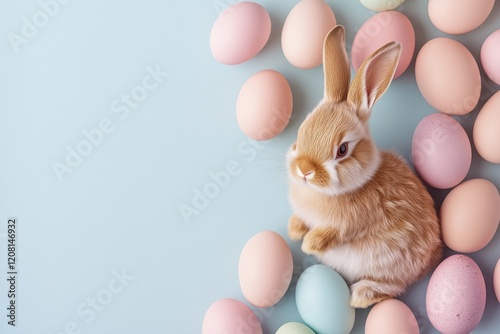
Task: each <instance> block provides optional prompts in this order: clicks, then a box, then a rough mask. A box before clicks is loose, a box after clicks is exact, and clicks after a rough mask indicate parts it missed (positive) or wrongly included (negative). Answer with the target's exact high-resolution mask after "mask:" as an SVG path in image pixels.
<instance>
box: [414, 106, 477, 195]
mask: <svg viewBox="0 0 500 334" xmlns="http://www.w3.org/2000/svg"><path fill="white" fill-rule="evenodd" d="M411 156H412V160H413V164H414V166H415V169H416V170H417V172H418V174H419V175H420V177H421V178H422V179H423V180H424V181H425V182H426V183H427V184H429V185H430V186H432V187H434V188H438V189H448V188H452V187H454V186H456V185H457V184H459V183H460V182H462V180H463V179H464V178H465V176H466V175H467V173H468V172H469V168H470V165H471V162H472V148H471V144H470V141H469V137H468V136H467V133H465V130H464V128H463V127H462V126H461V125H460V123H458V122H457V121H456V120H455V119H453V118H452V117H450V116H448V115H445V114H441V113H436V114H431V115H428V116H426V117H425V118H424V119H423V120H422V121H420V123H419V124H418V126H417V128H416V129H415V133H414V134H413V139H412V146H411Z"/></svg>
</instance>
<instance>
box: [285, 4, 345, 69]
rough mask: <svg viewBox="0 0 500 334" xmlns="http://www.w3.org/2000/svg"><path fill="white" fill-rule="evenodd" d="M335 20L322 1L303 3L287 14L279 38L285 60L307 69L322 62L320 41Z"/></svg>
mask: <svg viewBox="0 0 500 334" xmlns="http://www.w3.org/2000/svg"><path fill="white" fill-rule="evenodd" d="M336 24H337V20H336V19H335V15H334V14H333V11H332V9H331V8H330V6H329V5H328V4H327V3H326V2H325V1H324V0H302V1H301V2H299V3H298V4H297V5H296V6H295V7H293V9H292V10H291V11H290V13H289V14H288V16H287V18H286V20H285V24H284V25H283V31H282V35H281V47H282V49H283V53H284V54H285V57H286V59H287V60H288V61H289V62H290V64H292V65H293V66H295V67H298V68H302V69H309V68H313V67H317V66H319V65H321V63H322V62H323V41H324V39H325V37H326V35H327V34H328V32H329V31H330V30H331V29H333V27H335V25H336Z"/></svg>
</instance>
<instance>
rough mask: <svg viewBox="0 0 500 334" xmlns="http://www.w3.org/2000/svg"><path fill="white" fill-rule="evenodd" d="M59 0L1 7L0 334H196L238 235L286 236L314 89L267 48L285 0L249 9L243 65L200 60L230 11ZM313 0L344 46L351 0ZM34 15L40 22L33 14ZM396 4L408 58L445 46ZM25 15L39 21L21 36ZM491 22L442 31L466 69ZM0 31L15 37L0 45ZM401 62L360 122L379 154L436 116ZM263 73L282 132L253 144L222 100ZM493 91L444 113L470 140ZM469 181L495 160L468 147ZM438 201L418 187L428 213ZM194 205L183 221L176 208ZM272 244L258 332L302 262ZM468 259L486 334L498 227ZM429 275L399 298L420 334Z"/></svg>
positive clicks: (356, 6)
mask: <svg viewBox="0 0 500 334" xmlns="http://www.w3.org/2000/svg"><path fill="white" fill-rule="evenodd" d="M59 1H60V2H57V3H58V4H59V5H55V4H54V3H56V2H55V1H49V0H41V1H37V0H26V1H6V0H0V36H1V38H0V166H1V172H0V255H1V256H0V268H2V274H1V277H4V275H6V272H7V266H6V264H7V262H6V261H7V257H6V247H7V246H6V245H7V240H6V232H7V230H6V229H7V219H8V218H9V217H17V219H18V263H17V270H18V286H17V292H18V296H17V306H18V307H17V326H16V327H15V328H12V327H11V326H8V325H7V318H6V307H7V304H6V303H7V301H6V298H5V296H6V293H7V289H8V287H7V284H6V280H5V279H1V280H0V296H2V298H1V299H0V306H1V307H0V309H1V310H2V311H0V319H1V320H0V332H2V333H7V334H9V333H23V334H49V333H53V334H56V333H95V334H100V333H169V334H170V333H172V334H177V333H189V334H196V333H200V332H201V324H202V320H203V316H204V313H205V311H206V309H207V308H208V307H209V305H210V304H211V303H212V302H214V301H215V300H217V299H219V298H224V297H230V298H236V299H239V300H242V301H244V299H243V296H242V293H241V291H240V288H239V283H238V274H237V267H238V257H239V254H240V251H241V249H242V247H243V245H244V244H245V242H246V241H247V240H248V239H249V238H250V237H251V236H253V235H254V234H255V233H257V232H260V231H262V230H268V229H270V230H274V231H277V232H278V233H280V234H281V235H283V236H285V237H286V225H287V220H288V217H289V215H290V207H289V205H288V201H287V180H286V168H285V164H284V157H285V153H286V150H287V148H288V146H289V145H290V144H291V143H292V142H293V141H294V138H295V135H296V130H297V128H298V126H299V125H300V123H301V121H302V120H303V119H304V118H305V116H306V115H307V113H308V112H309V111H310V110H311V109H312V108H313V107H314V106H315V105H316V104H317V102H318V101H319V99H320V98H321V95H322V90H323V84H322V80H323V78H322V69H321V68H320V67H319V68H315V69H312V70H299V69H296V68H294V67H293V66H291V65H290V64H289V63H288V62H287V61H286V59H285V58H284V56H283V53H282V51H281V45H280V36H281V28H282V26H283V23H284V20H285V18H286V16H287V14H288V13H289V11H290V10H291V9H292V8H293V6H294V5H295V4H296V3H297V1H289V0H286V1H285V0H281V1H277V0H260V1H257V2H259V3H261V4H262V5H264V6H265V8H266V9H267V10H268V11H269V13H270V16H271V19H272V33H271V38H270V40H269V42H268V44H267V45H266V47H265V48H264V49H263V51H262V52H261V53H260V54H259V55H258V56H257V57H256V58H254V59H252V60H250V61H249V62H247V63H244V64H241V65H237V66H225V65H221V64H219V63H217V62H216V61H215V60H214V59H213V57H212V56H211V53H210V49H209V36H210V29H211V26H212V24H213V22H214V21H215V19H216V17H217V15H218V14H219V13H220V12H221V11H222V10H223V9H224V8H226V7H227V6H228V5H230V4H232V3H234V2H235V1H233V0H200V1H165V0H164V1H161V0H140V1H139V0H127V1H118V0H108V1H97V0H87V1H69V0H65V1H63V0H59ZM328 3H329V4H330V6H331V7H332V9H333V10H334V12H335V14H336V16H337V21H338V23H340V24H342V25H344V26H345V27H346V29H347V43H348V44H350V43H352V40H353V38H354V35H355V33H356V31H357V30H358V29H359V27H360V26H361V25H362V23H363V22H364V21H366V20H367V19H368V18H369V17H370V16H372V15H373V14H374V13H373V12H370V11H369V10H367V9H365V8H364V7H363V6H362V5H361V4H360V3H359V2H358V1H354V0H335V1H328ZM45 4H50V5H45ZM42 6H44V7H46V11H49V12H50V13H51V16H49V15H45V16H44V15H43V14H40V13H42V10H43V8H42ZM47 6H48V7H47ZM398 10H400V11H402V12H403V13H405V14H406V15H407V16H408V17H409V18H410V20H411V21H412V22H413V25H414V27H415V30H416V32H417V51H418V50H419V49H420V47H421V46H422V45H423V44H424V43H425V41H427V40H429V39H431V38H433V37H437V36H444V35H445V34H443V33H440V32H439V31H438V30H437V29H436V28H434V27H433V26H432V24H431V22H430V20H429V17H428V15H427V1H423V0H407V1H406V2H405V4H404V5H403V6H402V7H400V8H399V9H398ZM35 21H36V22H37V23H38V25H39V26H40V27H39V28H36V29H33V28H31V29H30V28H29V27H28V26H29V24H30V22H31V24H32V23H33V22H35ZM499 22H500V3H498V2H497V4H496V5H495V7H494V9H493V13H492V15H491V16H490V17H489V18H488V20H487V21H486V23H485V24H484V25H482V26H481V27H480V28H479V29H477V30H476V31H474V32H472V33H469V34H466V35H463V36H456V37H455V38H456V39H457V40H458V41H460V42H462V43H464V44H465V45H466V46H467V47H468V48H469V49H470V50H471V52H472V53H473V55H474V56H475V58H476V59H479V49H480V46H481V44H482V42H483V41H484V39H485V38H486V36H488V35H489V34H490V33H491V32H493V31H494V30H496V29H499V28H500V23H499ZM13 34H16V35H17V36H20V37H21V38H23V39H15V41H16V42H12V40H13V38H14V37H13V36H14V35H13ZM23 34H24V35H23ZM26 36H27V37H26ZM414 59H415V58H414ZM414 59H413V62H412V64H411V65H410V69H409V70H408V71H407V72H406V73H405V74H404V75H403V76H402V77H400V78H398V79H397V80H396V81H395V82H394V83H393V84H392V86H391V87H390V89H389V91H388V92H387V94H386V95H385V96H384V97H383V98H382V99H381V100H380V101H379V102H378V104H377V105H376V107H375V108H374V111H373V117H372V120H371V124H372V131H373V136H374V137H375V140H376V142H377V143H378V145H379V146H380V147H382V148H386V149H392V150H396V151H398V152H400V153H401V154H403V155H404V156H405V157H407V158H409V155H410V152H409V149H410V145H411V138H412V135H413V131H414V129H415V127H416V125H417V124H418V122H419V121H420V120H421V119H422V118H423V117H424V116H425V115H427V114H429V113H432V112H434V110H433V109H432V107H431V106H429V105H428V104H427V103H426V101H425V100H424V99H423V97H422V96H421V94H420V92H419V91H418V89H417V86H416V83H415V77H414V71H413V68H414ZM262 69H275V70H278V71H280V72H281V73H282V74H283V75H285V77H286V78H287V79H288V80H289V82H290V85H291V87H292V90H293V94H294V109H293V118H292V121H291V123H290V124H289V126H288V127H287V128H286V129H285V131H284V132H283V133H282V134H281V135H280V136H278V137H277V138H275V139H273V140H271V141H268V142H262V143H255V142H253V141H250V140H249V139H247V138H246V137H245V136H244V135H243V134H242V132H241V131H240V129H239V128H238V125H237V123H236V114H235V104H236V97H237V94H238V92H239V89H240V87H241V86H242V84H243V83H244V82H245V80H246V79H247V78H249V77H250V76H251V75H252V74H253V73H255V72H257V71H259V70H262ZM498 89H499V87H498V86H495V85H494V84H492V83H491V82H490V81H489V80H486V79H485V80H484V81H483V94H482V97H481V101H480V105H479V106H478V107H477V108H476V109H475V110H474V111H473V112H472V113H471V114H470V115H468V116H464V117H459V118H457V119H458V120H459V121H460V122H461V123H462V124H463V126H464V127H465V129H466V130H467V132H468V133H469V134H470V133H471V129H472V125H473V122H474V119H475V117H476V115H477V112H478V110H479V109H480V107H481V106H482V105H483V104H484V103H485V102H486V100H487V98H488V97H489V96H491V95H492V94H493V93H494V92H496V91H497V90H498ZM89 138H91V139H89ZM78 150H79V151H80V152H83V154H82V155H81V156H80V154H79V156H80V158H78V157H76V156H75V155H76V153H78ZM75 152H76V153H75ZM227 169H230V170H231V171H232V174H231V177H230V179H229V180H228V181H227V182H222V183H221V185H220V186H218V187H217V188H213V187H212V189H210V190H209V191H211V195H212V198H209V199H208V200H206V201H200V199H199V196H198V195H197V194H198V192H200V191H205V190H204V189H205V187H207V185H209V184H210V183H211V182H213V181H212V178H213V177H214V175H217V173H219V172H220V171H223V170H227ZM473 177H484V178H487V179H489V180H491V181H493V182H494V183H495V184H496V185H497V187H498V186H500V166H498V165H492V164H489V163H487V162H485V161H484V160H482V159H480V157H478V156H477V154H476V153H475V152H474V162H473V166H472V169H471V171H470V173H469V175H468V178H473ZM208 187H209V188H210V186H208ZM446 193H447V192H446V191H433V195H434V196H435V198H436V201H437V203H438V205H439V203H440V202H441V201H442V199H443V197H444V196H445V194H446ZM195 205H197V206H198V209H196V212H195V211H192V212H191V213H192V214H191V215H189V217H186V216H183V215H182V214H181V211H180V209H181V208H183V207H184V208H185V207H186V206H190V207H195ZM288 242H289V244H290V246H291V248H292V251H293V255H294V263H295V274H294V279H293V284H292V286H291V288H290V290H289V292H288V293H287V294H286V295H285V298H284V299H283V300H282V302H280V303H279V304H278V305H276V306H275V307H273V308H270V309H265V310H262V309H256V313H257V314H258V316H259V317H260V318H261V320H262V325H263V328H264V333H266V334H267V333H274V332H275V331H276V330H277V329H278V327H279V326H281V325H282V324H283V323H285V322H289V321H300V317H299V315H298V313H297V310H296V307H295V303H294V293H293V290H294V286H295V282H296V280H297V278H298V276H299V275H300V273H301V272H302V271H303V270H304V269H305V268H306V267H308V266H309V265H311V264H312V263H314V260H313V259H312V258H310V257H306V256H305V255H304V254H302V253H301V251H300V245H299V244H298V243H292V242H290V241H288ZM449 254H451V253H450V252H448V253H447V255H449ZM470 256H471V257H472V258H474V259H475V260H476V261H477V263H478V264H479V265H480V267H481V269H482V271H483V274H484V276H485V279H486V285H487V289H488V299H487V308H486V312H485V315H484V318H483V320H482V322H481V323H480V325H479V327H477V329H476V331H475V333H481V334H485V333H497V332H498V329H499V328H500V305H499V304H498V302H497V301H496V299H495V297H494V294H493V290H492V289H493V288H492V275H493V268H494V265H495V263H496V261H497V260H498V258H499V256H500V236H499V235H498V233H497V235H496V236H495V238H494V240H493V241H492V242H491V243H490V244H489V245H488V246H487V247H486V248H485V249H484V250H482V251H480V252H478V253H475V254H471V255H470ZM427 281H428V278H427V279H425V280H424V281H422V282H421V283H419V284H417V285H415V286H414V287H412V288H411V289H410V290H409V291H408V293H407V294H406V295H405V296H403V297H402V300H403V301H405V302H406V303H407V304H408V305H409V306H410V308H411V309H412V310H413V312H414V313H415V314H416V317H417V320H418V322H419V325H420V329H421V333H437V331H436V330H435V329H433V328H432V325H431V324H430V322H429V320H428V317H427V314H426V311H425V289H426V284H427ZM367 312H368V311H366V310H364V311H360V310H358V311H357V313H356V316H357V321H356V325H355V328H354V330H353V333H363V332H364V322H365V318H366V315H367Z"/></svg>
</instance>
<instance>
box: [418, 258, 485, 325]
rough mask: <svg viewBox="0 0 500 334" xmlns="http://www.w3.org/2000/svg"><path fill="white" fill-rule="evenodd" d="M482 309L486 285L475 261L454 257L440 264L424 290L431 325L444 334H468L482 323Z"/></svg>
mask: <svg viewBox="0 0 500 334" xmlns="http://www.w3.org/2000/svg"><path fill="white" fill-rule="evenodd" d="M485 306H486V284H485V282H484V277H483V274H482V273H481V269H480V268H479V267H478V265H477V264H476V263H475V262H474V260H472V259H471V258H470V257H468V256H466V255H453V256H450V257H449V258H447V259H446V260H444V261H443V262H441V264H440V265H439V266H438V267H437V268H436V270H435V271H434V273H433V274H432V276H431V279H430V281H429V285H428V287H427V296H426V308H427V314H428V316H429V320H430V321H431V323H432V325H433V326H434V327H435V328H436V329H437V330H438V331H440V332H441V333H443V334H468V333H470V332H471V331H472V330H473V329H474V328H475V327H476V326H477V325H478V324H479V322H480V321H481V318H482V317H483V313H484V308H485Z"/></svg>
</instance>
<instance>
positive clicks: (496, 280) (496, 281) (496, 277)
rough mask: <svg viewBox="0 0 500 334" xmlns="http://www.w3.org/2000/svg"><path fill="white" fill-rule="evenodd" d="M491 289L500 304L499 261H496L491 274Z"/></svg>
mask: <svg viewBox="0 0 500 334" xmlns="http://www.w3.org/2000/svg"><path fill="white" fill-rule="evenodd" d="M493 288H494V289H495V295H496V296H497V300H498V302H499V303H500V259H498V261H497V265H496V266H495V272H494V273H493Z"/></svg>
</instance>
